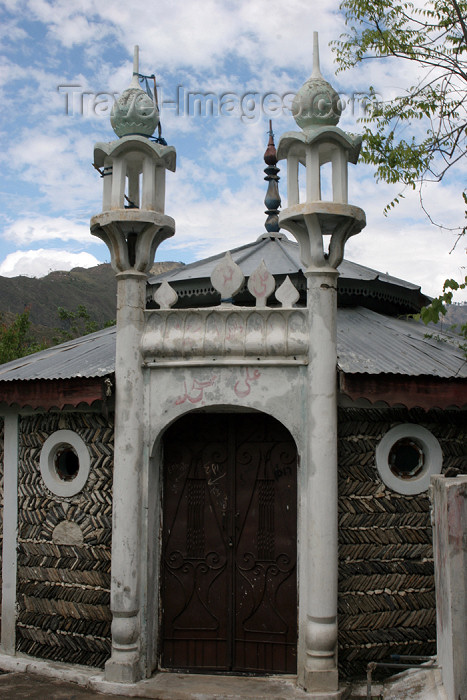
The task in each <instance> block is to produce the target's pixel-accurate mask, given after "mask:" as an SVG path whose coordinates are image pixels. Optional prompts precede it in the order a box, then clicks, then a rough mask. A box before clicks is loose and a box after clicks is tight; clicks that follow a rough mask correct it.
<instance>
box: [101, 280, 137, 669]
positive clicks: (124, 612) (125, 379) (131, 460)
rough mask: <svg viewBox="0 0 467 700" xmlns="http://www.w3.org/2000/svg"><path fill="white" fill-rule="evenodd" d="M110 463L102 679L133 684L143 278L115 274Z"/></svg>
mask: <svg viewBox="0 0 467 700" xmlns="http://www.w3.org/2000/svg"><path fill="white" fill-rule="evenodd" d="M117 281H118V297H117V347H116V363H115V383H116V397H115V458H114V477H113V512H112V577H111V602H110V607H111V610H112V615H113V620H112V656H111V658H110V659H109V661H107V663H106V666H105V672H106V679H107V680H109V681H115V682H120V683H133V682H135V681H137V680H139V679H140V678H141V677H142V675H143V668H142V666H143V665H144V660H143V658H142V653H141V651H142V650H141V625H142V620H141V610H140V585H141V534H140V531H141V460H142V455H143V424H144V416H143V413H144V408H143V372H142V367H141V364H142V361H141V355H140V350H139V345H140V339H141V333H142V330H143V323H144V302H145V284H146V275H145V274H143V273H138V272H135V271H129V272H122V273H119V274H117Z"/></svg>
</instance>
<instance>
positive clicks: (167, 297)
mask: <svg viewBox="0 0 467 700" xmlns="http://www.w3.org/2000/svg"><path fill="white" fill-rule="evenodd" d="M177 299H178V294H177V292H176V291H175V289H172V287H171V286H170V284H169V283H168V282H167V280H164V281H163V282H162V284H161V285H160V287H159V289H158V290H157V291H156V292H154V301H155V302H156V304H159V306H160V308H161V309H171V308H172V306H173V305H174V304H175V303H176V302H177Z"/></svg>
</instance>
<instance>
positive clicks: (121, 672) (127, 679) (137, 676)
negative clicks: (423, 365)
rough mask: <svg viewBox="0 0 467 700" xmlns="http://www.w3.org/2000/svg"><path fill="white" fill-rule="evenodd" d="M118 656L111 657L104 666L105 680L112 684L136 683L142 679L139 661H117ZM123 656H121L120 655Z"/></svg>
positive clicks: (125, 659) (132, 659)
mask: <svg viewBox="0 0 467 700" xmlns="http://www.w3.org/2000/svg"><path fill="white" fill-rule="evenodd" d="M119 656H120V655H119V654H117V655H115V656H114V655H112V656H111V657H110V659H109V660H108V661H107V662H106V664H105V680H106V681H111V682H112V683H137V682H138V681H140V680H141V679H142V673H141V668H140V665H139V660H138V659H137V658H135V657H134V656H133V655H132V656H133V658H128V655H126V654H125V658H121V659H119V658H118V657H119ZM122 656H123V655H122Z"/></svg>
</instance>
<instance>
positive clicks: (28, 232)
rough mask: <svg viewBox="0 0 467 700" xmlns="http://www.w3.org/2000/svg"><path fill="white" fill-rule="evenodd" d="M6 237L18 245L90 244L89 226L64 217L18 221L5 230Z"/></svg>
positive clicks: (40, 217)
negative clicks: (57, 240)
mask: <svg viewBox="0 0 467 700" xmlns="http://www.w3.org/2000/svg"><path fill="white" fill-rule="evenodd" d="M3 235H4V237H5V238H6V239H8V240H11V241H15V243H16V244H17V245H28V244H31V243H36V242H37V241H50V240H54V239H59V240H61V241H79V242H81V243H84V244H86V243H89V242H90V241H91V234H90V233H89V225H87V224H83V223H78V222H75V221H72V220H71V219H67V218H65V217H63V216H60V217H56V218H53V217H50V216H36V217H35V216H29V217H22V218H21V219H17V220H16V221H14V222H13V223H11V224H10V225H9V226H7V227H6V228H5V230H4V234H3Z"/></svg>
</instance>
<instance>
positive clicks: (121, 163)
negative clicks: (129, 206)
mask: <svg viewBox="0 0 467 700" xmlns="http://www.w3.org/2000/svg"><path fill="white" fill-rule="evenodd" d="M125 177H126V163H125V160H124V159H123V158H122V157H121V156H117V157H116V158H114V161H113V167H112V194H111V209H123V204H124V199H123V195H124V194H125Z"/></svg>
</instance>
